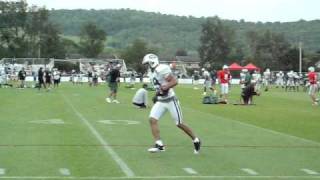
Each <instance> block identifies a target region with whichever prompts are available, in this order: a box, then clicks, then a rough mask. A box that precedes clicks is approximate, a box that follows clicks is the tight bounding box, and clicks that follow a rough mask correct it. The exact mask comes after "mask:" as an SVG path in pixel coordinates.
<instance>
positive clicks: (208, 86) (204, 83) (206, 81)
mask: <svg viewBox="0 0 320 180" xmlns="http://www.w3.org/2000/svg"><path fill="white" fill-rule="evenodd" d="M203 86H204V87H206V88H211V81H210V80H205V81H204V82H203Z"/></svg>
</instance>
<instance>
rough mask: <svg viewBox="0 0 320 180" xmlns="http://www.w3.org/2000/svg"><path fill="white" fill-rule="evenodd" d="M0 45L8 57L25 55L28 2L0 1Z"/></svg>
mask: <svg viewBox="0 0 320 180" xmlns="http://www.w3.org/2000/svg"><path fill="white" fill-rule="evenodd" d="M0 12H1V13H0V27H1V28H0V39H1V40H0V46H1V47H2V53H4V54H5V55H6V56H8V57H23V56H25V54H26V53H27V52H28V50H27V41H26V33H25V29H26V23H27V3H26V2H25V1H23V0H21V1H17V2H9V1H0Z"/></svg>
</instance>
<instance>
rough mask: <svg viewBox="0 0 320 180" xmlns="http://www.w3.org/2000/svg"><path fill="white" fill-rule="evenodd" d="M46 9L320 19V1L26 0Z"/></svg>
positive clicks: (276, 19) (250, 18) (226, 17)
mask: <svg viewBox="0 0 320 180" xmlns="http://www.w3.org/2000/svg"><path fill="white" fill-rule="evenodd" d="M27 2H28V4H29V5H37V6H45V7H46V8H47V9H52V8H54V9H121V8H130V9H135V10H143V11H148V12H160V13H163V14H174V15H186V16H189V15H191V16H195V17H201V16H204V17H208V16H215V15H217V16H219V17H221V18H223V19H230V20H240V19H244V20H246V21H254V22H257V21H262V22H267V21H270V22H274V21H281V22H288V21H298V20H300V19H305V20H315V19H320V10H319V9H320V0H27Z"/></svg>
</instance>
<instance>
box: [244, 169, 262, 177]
mask: <svg viewBox="0 0 320 180" xmlns="http://www.w3.org/2000/svg"><path fill="white" fill-rule="evenodd" d="M241 170H242V171H244V172H246V173H248V174H250V175H253V176H256V175H258V174H259V173H257V172H256V171H255V170H253V169H249V168H242V169H241Z"/></svg>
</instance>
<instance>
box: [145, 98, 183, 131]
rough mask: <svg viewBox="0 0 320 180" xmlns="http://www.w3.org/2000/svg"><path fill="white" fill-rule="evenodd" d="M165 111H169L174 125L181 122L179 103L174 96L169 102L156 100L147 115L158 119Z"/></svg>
mask: <svg viewBox="0 0 320 180" xmlns="http://www.w3.org/2000/svg"><path fill="white" fill-rule="evenodd" d="M166 111H169V112H170V114H171V117H172V118H173V120H174V121H175V122H176V125H178V124H181V123H182V112H181V108H180V103H179V101H178V100H177V99H176V98H174V99H173V100H171V101H169V102H160V101H157V102H156V104H154V105H153V107H152V109H151V112H150V115H149V117H150V118H154V119H156V120H159V119H160V118H161V117H162V116H163V115H164V113H165V112H166Z"/></svg>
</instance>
